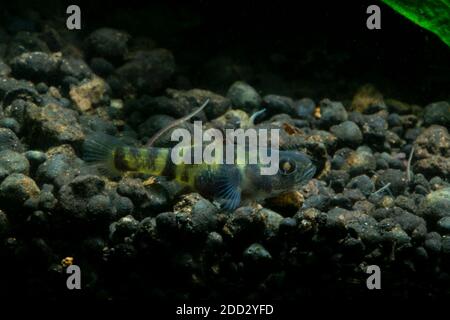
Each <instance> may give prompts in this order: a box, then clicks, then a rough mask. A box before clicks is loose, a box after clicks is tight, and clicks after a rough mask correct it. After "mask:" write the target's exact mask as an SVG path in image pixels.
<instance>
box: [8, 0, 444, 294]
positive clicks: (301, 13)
mask: <svg viewBox="0 0 450 320" xmlns="http://www.w3.org/2000/svg"><path fill="white" fill-rule="evenodd" d="M442 3H443V4H442V6H443V8H444V9H443V10H444V11H445V3H444V2H442ZM69 4H71V3H64V2H60V1H38V2H34V3H33V4H30V3H28V2H27V1H15V2H14V3H8V4H2V5H1V7H0V76H1V80H0V98H1V99H2V105H1V107H0V142H1V141H7V142H6V143H2V144H1V143H0V152H1V153H0V240H1V243H0V258H1V261H2V263H1V266H0V271H1V273H0V274H1V275H6V279H3V281H4V282H6V286H2V287H1V288H0V295H2V296H4V297H6V296H7V297H9V298H15V297H17V298H18V297H39V298H45V299H61V298H81V299H101V300H106V299H112V300H126V299H131V298H152V299H159V300H165V301H168V300H179V301H191V300H200V301H224V300H227V299H241V300H243V301H266V300H267V301H269V300H280V299H282V300H288V301H298V299H310V298H317V297H324V298H339V299H346V300H354V299H360V298H365V297H372V298H373V297H377V298H380V297H381V298H386V299H408V298H415V297H421V298H425V297H426V298H430V297H431V298H444V297H448V296H449V294H450V291H449V284H450V276H449V271H450V202H449V201H450V200H449V199H450V197H449V195H450V184H449V182H448V178H449V177H450V151H449V146H450V135H449V133H448V128H449V127H450V105H449V102H450V90H449V88H450V77H449V74H450V59H449V58H450V54H449V53H450V52H449V50H450V49H449V47H448V46H447V45H446V44H445V43H444V42H443V41H441V39H439V38H438V37H437V36H436V35H435V34H433V33H431V32H429V31H427V30H425V29H423V28H421V27H420V26H418V25H416V24H414V23H413V22H411V21H409V20H408V19H406V18H405V17H404V16H402V15H400V14H399V13H397V12H395V11H394V10H393V9H392V8H390V7H388V6H387V5H385V4H384V3H382V2H381V1H372V2H369V1H355V2H354V3H353V2H352V3H345V4H344V3H342V2H325V1H314V2H307V3H306V4H297V5H295V6H294V5H292V4H291V3H289V2H287V1H286V2H283V1H277V2H270V1H246V2H243V1H242V2H238V1H236V2H235V1H188V2H182V1H150V2H148V3H140V2H137V1H136V2H134V1H127V2H126V3H119V2H118V3H112V2H107V3H106V2H104V3H100V2H94V1H89V2H87V1H86V2H80V3H79V5H80V7H81V16H82V17H81V21H82V27H81V30H67V28H66V18H67V16H68V15H67V14H66V13H65V10H66V7H67V5H69ZM371 4H377V5H378V6H379V7H380V8H381V30H368V29H367V27H366V19H367V17H368V14H367V13H366V8H367V7H368V5H371ZM448 9H449V8H448V7H447V8H446V10H447V12H446V14H447V15H448ZM445 21H446V22H447V23H449V21H448V18H447V20H445ZM104 28H110V29H104ZM449 28H450V26H449ZM161 48H163V49H161ZM36 52H39V53H38V54H36ZM42 52H43V54H42ZM55 53H56V54H55ZM59 53H60V54H59ZM23 80H26V81H31V82H26V81H23ZM236 81H241V82H239V83H236ZM242 82H243V83H242ZM193 89H202V90H205V91H198V90H193ZM205 98H210V99H211V102H212V103H211V106H209V107H208V108H209V109H205V112H204V114H203V115H202V116H201V118H202V119H203V120H205V119H206V120H208V122H210V123H211V124H212V125H214V126H219V127H220V126H222V127H226V126H237V125H239V124H241V123H243V122H244V121H245V119H248V117H247V118H245V116H249V115H251V114H252V113H253V112H255V111H257V110H260V109H261V108H266V110H267V112H266V113H265V115H263V116H262V117H261V118H260V119H259V120H258V121H257V125H258V126H259V127H261V128H264V127H267V126H269V125H275V126H277V125H278V126H280V127H281V128H284V129H286V128H288V129H289V128H290V130H287V129H286V133H285V135H287V136H288V138H289V139H288V140H289V141H290V142H293V145H294V148H297V149H299V150H302V151H306V152H308V154H310V155H311V157H312V158H313V159H314V161H315V163H316V165H317V167H318V168H319V169H320V170H319V171H318V174H317V175H316V177H315V178H314V179H313V180H312V182H311V183H309V184H308V185H306V186H305V187H304V188H303V189H302V190H301V192H300V193H295V194H294V195H291V196H290V197H287V199H284V198H283V199H271V200H269V201H267V202H266V203H263V204H262V205H263V206H264V209H255V208H251V207H242V208H239V209H238V210H237V211H235V212H233V213H224V212H221V211H220V210H218V209H217V208H215V207H214V205H213V204H212V203H211V202H210V201H209V200H210V199H205V198H203V197H199V196H198V195H196V194H193V193H186V192H181V191H180V190H179V189H178V188H177V186H176V185H173V184H172V183H170V182H164V181H163V182H161V183H160V182H157V183H148V182H147V180H146V179H147V178H148V177H143V176H141V177H124V178H122V179H119V180H117V179H116V180H115V181H114V180H112V179H107V178H105V177H104V176H102V175H100V174H98V173H91V172H87V171H86V169H85V166H84V163H83V161H82V159H83V157H82V147H81V146H82V143H83V141H84V140H85V137H86V136H87V135H88V134H90V133H92V132H99V131H100V132H105V133H108V134H112V135H119V136H120V135H125V136H126V137H128V138H129V139H131V142H132V143H134V144H140V143H145V141H146V140H147V139H148V138H150V137H151V136H152V134H154V133H155V132H157V130H158V129H160V128H161V127H164V126H166V125H167V124H168V123H169V122H170V121H172V120H174V119H176V118H179V117H181V116H183V115H185V114H187V113H189V112H190V111H192V110H194V109H195V108H196V107H198V106H200V104H201V103H202V102H203V101H204V99H205ZM230 108H232V109H242V110H243V111H244V116H243V115H242V114H238V115H236V114H234V113H230V116H229V117H224V116H223V115H224V114H225V113H227V112H229V111H228V110H229V109H230ZM292 128H294V129H292ZM2 138H3V140H2ZM166 138H167V137H166ZM167 145H168V142H167V139H166V140H164V139H162V141H159V146H167ZM361 146H363V147H361ZM360 147H361V148H360ZM410 156H411V160H410V161H409V157H410ZM409 169H410V172H409V171H408V170H409ZM386 186H387V187H386ZM71 264H75V265H78V266H79V267H80V268H81V270H82V289H81V290H68V289H67V287H66V280H67V277H68V274H67V273H66V270H67V268H68V267H69V266H70V265H71ZM369 265H378V266H379V267H380V268H381V272H382V290H368V289H367V286H366V280H367V278H368V276H369V275H368V274H367V273H366V269H367V266H369Z"/></svg>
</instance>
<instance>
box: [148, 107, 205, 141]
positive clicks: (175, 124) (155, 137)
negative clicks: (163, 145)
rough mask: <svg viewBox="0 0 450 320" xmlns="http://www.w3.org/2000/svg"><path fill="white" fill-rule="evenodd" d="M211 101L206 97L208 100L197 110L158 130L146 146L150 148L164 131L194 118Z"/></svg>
mask: <svg viewBox="0 0 450 320" xmlns="http://www.w3.org/2000/svg"><path fill="white" fill-rule="evenodd" d="M208 103H209V99H206V101H205V102H204V103H203V104H202V105H201V106H200V107H199V108H197V109H196V110H194V111H192V112H191V113H189V114H188V115H186V116H184V117H182V118H180V119H177V120H174V121H173V122H172V123H170V124H169V125H168V126H166V127H164V128H161V129H160V130H159V131H158V132H156V133H155V134H154V135H153V137H151V138H150V139H149V140H148V142H147V143H146V144H145V147H147V148H149V147H151V146H152V145H153V144H154V143H155V141H156V140H158V138H159V137H161V136H162V135H163V134H164V132H167V131H168V130H170V129H172V128H173V127H176V126H178V125H179V124H182V123H183V122H185V121H187V120H189V119H190V118H192V117H193V116H195V115H196V114H197V113H199V112H200V111H202V110H203V109H204V108H205V107H206V105H207V104H208Z"/></svg>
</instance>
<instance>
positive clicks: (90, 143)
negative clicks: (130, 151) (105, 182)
mask: <svg viewBox="0 0 450 320" xmlns="http://www.w3.org/2000/svg"><path fill="white" fill-rule="evenodd" d="M123 145H124V143H123V142H122V141H120V140H119V139H118V138H116V137H113V136H110V135H107V134H103V133H95V134H92V135H90V136H88V137H87V138H86V140H85V141H84V143H83V160H84V161H85V162H86V163H88V164H89V165H91V166H93V167H95V168H97V169H98V170H99V171H100V172H101V173H102V174H105V175H108V176H119V175H120V174H121V172H120V170H118V169H117V168H116V166H115V162H114V157H115V153H116V151H117V149H118V148H120V147H122V146H123Z"/></svg>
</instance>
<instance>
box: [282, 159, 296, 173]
mask: <svg viewBox="0 0 450 320" xmlns="http://www.w3.org/2000/svg"><path fill="white" fill-rule="evenodd" d="M295 168H296V164H295V162H294V161H292V160H289V159H282V160H280V168H279V169H280V172H281V174H284V175H287V174H291V173H292V172H294V171H295Z"/></svg>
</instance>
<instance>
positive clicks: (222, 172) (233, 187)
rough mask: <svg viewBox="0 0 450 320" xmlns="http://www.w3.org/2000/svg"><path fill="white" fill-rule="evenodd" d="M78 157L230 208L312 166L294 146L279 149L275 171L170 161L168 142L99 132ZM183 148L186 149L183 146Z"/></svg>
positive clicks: (278, 188) (301, 178) (303, 176)
mask: <svg viewBox="0 0 450 320" xmlns="http://www.w3.org/2000/svg"><path fill="white" fill-rule="evenodd" d="M83 149H84V160H85V161H86V162H92V163H94V164H96V165H97V167H98V168H99V169H101V171H102V172H103V173H105V174H108V175H114V176H118V175H122V174H124V173H126V172H138V173H143V174H149V175H155V176H165V177H168V178H172V179H175V180H176V181H178V182H179V183H181V184H183V185H186V186H189V187H191V188H192V189H194V190H195V191H197V192H198V193H200V194H201V195H203V196H204V197H206V198H209V199H214V200H217V201H218V202H219V203H220V204H221V205H222V207H223V208H224V209H227V210H234V209H236V208H237V207H238V206H239V204H240V203H241V201H242V200H256V201H258V200H264V199H266V198H269V197H273V196H276V195H279V194H282V193H285V192H288V191H292V190H295V189H296V188H298V187H299V186H301V185H302V184H304V183H305V182H307V181H309V180H310V179H311V178H312V177H313V175H314V173H315V171H316V168H315V166H314V165H313V164H312V163H311V160H310V159H309V158H308V157H307V156H306V155H305V154H303V153H300V152H296V151H279V163H278V171H277V173H276V174H274V175H263V174H262V173H261V169H262V168H263V166H262V165H260V164H248V163H246V162H245V161H244V162H242V161H241V162H236V164H221V163H220V162H219V161H217V163H212V164H207V163H201V164H186V163H180V164H174V162H173V161H172V159H171V149H169V148H153V147H150V148H136V147H131V146H127V145H125V144H124V143H122V142H121V141H120V140H118V139H116V138H114V137H110V136H107V135H103V134H95V135H93V136H91V137H89V138H88V139H86V141H85V143H84V147H83ZM185 151H188V150H185Z"/></svg>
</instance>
